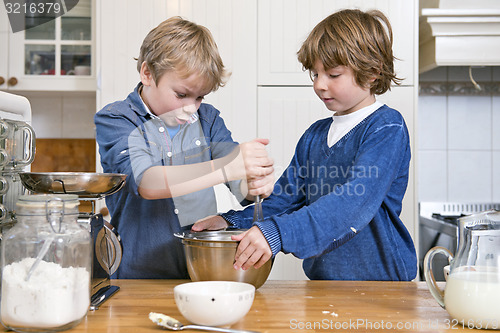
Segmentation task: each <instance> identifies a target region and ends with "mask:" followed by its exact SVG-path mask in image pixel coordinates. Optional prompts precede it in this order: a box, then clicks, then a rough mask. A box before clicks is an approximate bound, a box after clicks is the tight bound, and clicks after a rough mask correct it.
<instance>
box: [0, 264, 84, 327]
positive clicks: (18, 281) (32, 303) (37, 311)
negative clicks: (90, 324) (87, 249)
mask: <svg viewBox="0 0 500 333" xmlns="http://www.w3.org/2000/svg"><path fill="white" fill-rule="evenodd" d="M34 262H35V259H34V258H25V259H23V260H21V261H18V262H15V263H12V264H10V265H7V266H5V267H4V269H3V272H2V300H1V316H2V322H3V323H4V324H5V325H8V326H10V327H39V328H49V327H59V326H63V325H66V324H69V323H71V322H74V321H76V320H80V319H81V318H83V317H84V316H85V315H86V313H87V310H88V308H89V305H90V272H89V271H87V270H86V269H85V268H83V267H78V268H75V267H67V268H63V267H62V266H60V265H59V264H56V263H53V262H46V261H43V260H42V261H41V262H40V264H39V265H38V266H37V268H36V269H35V271H34V272H33V274H32V275H31V276H30V278H29V280H28V281H25V278H26V276H27V274H28V271H29V270H30V268H31V266H32V265H33V263H34Z"/></svg>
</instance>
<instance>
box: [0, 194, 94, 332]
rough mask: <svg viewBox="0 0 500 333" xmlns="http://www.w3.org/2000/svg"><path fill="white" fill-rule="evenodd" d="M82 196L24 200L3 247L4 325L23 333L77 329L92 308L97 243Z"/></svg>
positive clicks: (24, 197)
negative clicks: (83, 215)
mask: <svg viewBox="0 0 500 333" xmlns="http://www.w3.org/2000/svg"><path fill="white" fill-rule="evenodd" d="M78 205H79V201H78V197H77V196H76V195H66V194H63V195H52V194H41V195H21V196H20V197H19V199H18V201H17V203H16V208H17V213H16V216H17V219H18V223H17V224H16V225H15V226H14V227H13V228H12V229H10V230H8V231H7V232H6V233H5V234H4V235H3V239H2V243H1V250H2V251H1V269H2V289H1V302H0V307H1V309H0V319H1V321H2V324H3V325H4V326H5V327H7V328H8V329H12V330H15V331H18V332H34V331H61V330H65V329H69V328H72V327H74V326H76V325H77V324H78V323H79V322H80V321H81V320H82V319H83V318H85V316H86V314H87V310H88V308H89V305H90V281H91V263H92V257H91V255H92V252H91V239H90V234H89V232H88V231H86V230H85V229H84V228H83V227H81V226H79V225H78V222H77V218H78Z"/></svg>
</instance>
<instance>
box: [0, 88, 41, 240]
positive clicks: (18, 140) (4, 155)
mask: <svg viewBox="0 0 500 333" xmlns="http://www.w3.org/2000/svg"><path fill="white" fill-rule="evenodd" d="M30 124H31V105H30V103H29V101H28V99H27V98H26V97H23V96H19V95H14V94H10V93H6V92H3V91H0V239H1V234H2V233H3V232H5V231H6V230H8V229H10V228H11V227H12V226H13V225H14V224H15V223H16V214H15V210H16V202H17V198H18V197H19V196H20V195H22V194H25V192H26V189H25V188H24V187H23V185H22V184H21V181H20V179H19V173H20V172H25V171H28V170H30V165H31V163H32V162H33V160H34V158H35V133H34V131H33V128H32V127H31V125H30Z"/></svg>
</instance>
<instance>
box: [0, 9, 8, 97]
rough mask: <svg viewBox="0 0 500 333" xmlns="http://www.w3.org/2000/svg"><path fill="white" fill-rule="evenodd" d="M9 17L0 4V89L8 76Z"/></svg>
mask: <svg viewBox="0 0 500 333" xmlns="http://www.w3.org/2000/svg"><path fill="white" fill-rule="evenodd" d="M9 31H10V26H9V19H8V17H7V12H6V11H5V6H3V5H0V46H1V47H0V89H6V88H7V80H8V76H9V65H8V64H9V48H8V47H6V45H9Z"/></svg>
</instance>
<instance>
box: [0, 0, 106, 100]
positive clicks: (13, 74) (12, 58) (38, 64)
mask: <svg viewBox="0 0 500 333" xmlns="http://www.w3.org/2000/svg"><path fill="white" fill-rule="evenodd" d="M58 5H59V4H58ZM94 7H95V6H94V0H80V1H79V2H78V4H77V5H76V6H75V7H74V8H72V9H71V10H68V11H67V12H66V13H65V14H64V15H62V16H60V17H57V18H56V19H55V20H52V21H49V22H46V23H44V24H41V25H36V24H37V21H36V20H37V18H30V17H28V16H29V14H28V15H26V21H25V22H26V23H25V24H26V25H27V26H28V25H29V24H30V22H34V26H33V27H32V28H29V29H27V30H23V31H19V32H15V33H14V32H12V29H11V27H10V25H9V19H8V15H7V10H9V11H10V10H19V11H21V12H22V11H23V10H24V8H23V6H21V7H20V8H17V7H14V8H12V7H6V6H0V22H1V23H0V42H1V43H2V44H1V45H3V46H4V47H2V51H0V63H1V64H2V65H0V77H1V78H0V89H5V90H32V91H37V90H53V91H77V90H78V91H95V88H96V80H95V69H94V68H95V66H94V60H93V59H94V58H95V57H94V55H95V45H94V40H95V38H94V36H95V29H94V21H93V20H94V15H93V12H94ZM16 8H17V9H16ZM27 8H28V9H29V8H30V7H29V6H28V7H27ZM54 8H58V9H57V10H58V11H59V10H60V11H64V9H63V8H62V6H61V7H54ZM5 46H7V47H5ZM2 79H3V80H2Z"/></svg>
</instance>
